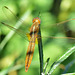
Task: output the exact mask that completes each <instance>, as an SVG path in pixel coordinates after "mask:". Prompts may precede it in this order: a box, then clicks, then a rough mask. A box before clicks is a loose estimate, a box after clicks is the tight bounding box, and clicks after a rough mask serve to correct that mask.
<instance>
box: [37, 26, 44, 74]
mask: <svg viewBox="0 0 75 75" xmlns="http://www.w3.org/2000/svg"><path fill="white" fill-rule="evenodd" d="M38 34H39V37H41V30H40V27H39V33H38ZM38 48H39V58H40V75H41V74H42V72H43V47H42V39H41V38H38Z"/></svg>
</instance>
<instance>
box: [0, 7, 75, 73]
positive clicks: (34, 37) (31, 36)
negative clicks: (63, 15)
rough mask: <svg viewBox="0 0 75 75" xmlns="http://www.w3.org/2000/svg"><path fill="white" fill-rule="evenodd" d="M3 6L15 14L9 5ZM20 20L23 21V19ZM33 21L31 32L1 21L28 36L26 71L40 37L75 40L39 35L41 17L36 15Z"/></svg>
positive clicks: (20, 33)
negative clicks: (25, 31)
mask: <svg viewBox="0 0 75 75" xmlns="http://www.w3.org/2000/svg"><path fill="white" fill-rule="evenodd" d="M3 8H4V9H6V10H8V11H9V12H11V13H12V14H13V15H14V13H13V12H12V11H11V10H10V9H9V8H8V7H7V6H4V7H3ZM14 16H15V15H14ZM16 18H17V17H16ZM71 20H75V19H70V20H67V21H63V22H60V23H57V25H59V24H62V23H65V22H68V21H71ZM20 22H22V20H21V21H20ZM32 22H33V24H32V25H31V27H30V29H29V33H24V32H23V31H22V30H20V29H16V28H15V27H13V26H11V25H9V24H7V23H5V22H1V23H2V24H3V25H5V26H7V27H8V28H10V29H11V30H13V31H15V32H16V33H18V34H19V35H20V36H22V37H24V38H26V37H27V38H28V40H29V45H28V49H27V53H26V59H25V71H26V72H27V71H28V69H29V67H30V64H31V61H32V58H33V54H34V49H35V44H36V43H37V42H38V38H64V39H74V40H75V38H73V37H52V36H49V37H46V36H45V37H43V36H42V37H39V34H38V33H39V29H40V24H41V19H40V18H39V17H36V18H34V19H33V20H32Z"/></svg>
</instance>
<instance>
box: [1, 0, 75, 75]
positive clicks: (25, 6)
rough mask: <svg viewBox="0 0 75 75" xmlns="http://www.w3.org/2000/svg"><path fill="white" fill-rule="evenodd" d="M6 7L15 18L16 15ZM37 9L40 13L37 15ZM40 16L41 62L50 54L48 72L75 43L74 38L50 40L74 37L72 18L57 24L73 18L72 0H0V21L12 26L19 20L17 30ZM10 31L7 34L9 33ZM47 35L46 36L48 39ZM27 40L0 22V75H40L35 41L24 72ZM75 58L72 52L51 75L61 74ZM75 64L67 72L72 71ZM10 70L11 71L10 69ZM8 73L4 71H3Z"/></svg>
mask: <svg viewBox="0 0 75 75" xmlns="http://www.w3.org/2000/svg"><path fill="white" fill-rule="evenodd" d="M4 6H7V7H8V8H10V10H11V11H12V12H13V13H14V14H15V15H16V16H17V17H18V18H17V17H15V16H14V15H13V14H12V13H10V12H9V10H6V9H5V8H3V7H4ZM39 12H40V14H39ZM39 15H40V19H41V33H42V37H44V38H42V42H43V55H44V63H45V62H46V60H47V58H48V57H50V62H49V65H48V68H47V70H46V71H47V72H48V70H49V69H50V66H51V65H52V63H54V62H55V61H56V60H57V59H58V58H59V57H61V56H62V55H63V54H64V53H65V52H66V51H68V50H69V49H70V48H71V47H73V46H74V45H75V40H74V39H65V38H63V39H60V38H59V39H53V38H49V37H50V36H53V37H73V38H75V20H71V21H69V22H66V23H63V24H60V25H56V23H59V22H62V21H66V20H69V19H73V18H75V0H0V22H4V23H6V24H9V25H13V26H15V25H16V24H17V23H18V21H19V19H21V18H22V19H23V20H21V21H19V22H23V24H21V25H20V29H21V30H23V31H24V32H25V33H27V32H28V30H29V27H30V26H31V25H32V20H33V18H35V17H38V16H39ZM8 34H9V35H8ZM47 37H48V38H47ZM28 43H29V42H28V41H27V40H26V39H25V38H22V37H20V36H19V35H17V34H16V33H15V34H14V33H13V32H11V30H10V29H9V28H8V27H6V26H4V25H2V24H1V23H0V70H1V72H2V73H5V74H3V75H39V74H40V63H39V52H38V46H37V44H36V46H35V51H34V55H33V60H32V63H31V66H30V68H29V70H28V72H27V73H26V72H25V67H24V63H25V56H26V50H27V47H28ZM74 60H75V53H73V54H72V55H71V56H70V57H69V58H68V59H66V60H65V61H64V62H62V63H61V64H60V66H59V67H57V68H56V70H55V71H54V73H53V75H60V74H62V73H63V72H64V71H65V68H66V66H67V65H68V64H69V63H70V62H72V61H74ZM74 66H75V63H74V64H71V66H70V67H69V69H68V70H67V72H66V73H69V72H70V73H73V72H75V67H74ZM10 70H11V71H10ZM6 73H7V74H6Z"/></svg>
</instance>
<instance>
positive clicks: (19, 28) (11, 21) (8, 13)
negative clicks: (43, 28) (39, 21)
mask: <svg viewBox="0 0 75 75" xmlns="http://www.w3.org/2000/svg"><path fill="white" fill-rule="evenodd" d="M2 10H3V13H4V15H5V20H4V22H1V23H2V24H3V25H5V26H7V27H8V28H10V29H11V30H13V31H15V32H16V33H18V34H19V35H21V36H22V37H24V38H25V39H27V37H26V34H27V33H29V28H30V26H29V25H26V24H24V21H23V20H22V19H19V17H17V16H16V15H15V14H14V12H12V10H10V9H9V8H8V7H7V6H4V7H3V8H2Z"/></svg>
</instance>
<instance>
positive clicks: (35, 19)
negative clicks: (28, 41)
mask: <svg viewBox="0 0 75 75" xmlns="http://www.w3.org/2000/svg"><path fill="white" fill-rule="evenodd" d="M32 22H33V23H34V22H37V23H39V24H40V23H41V20H40V18H38V17H37V18H34V19H33V20H32Z"/></svg>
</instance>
